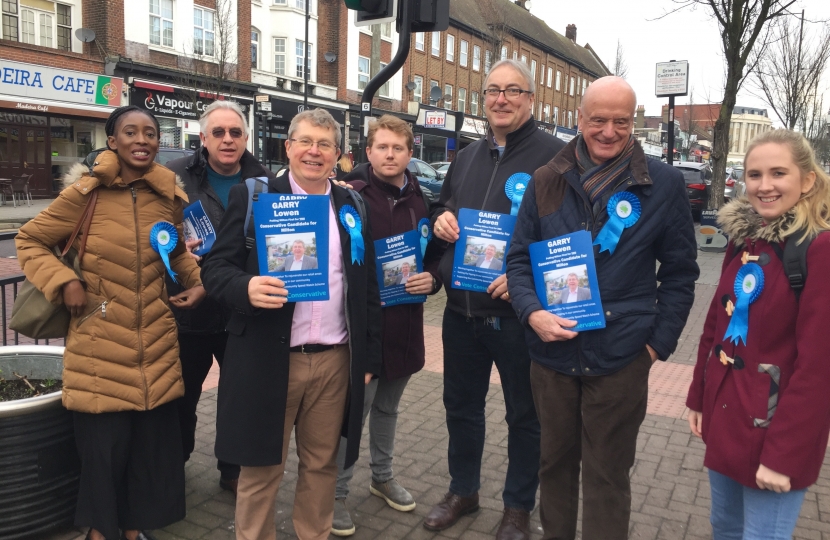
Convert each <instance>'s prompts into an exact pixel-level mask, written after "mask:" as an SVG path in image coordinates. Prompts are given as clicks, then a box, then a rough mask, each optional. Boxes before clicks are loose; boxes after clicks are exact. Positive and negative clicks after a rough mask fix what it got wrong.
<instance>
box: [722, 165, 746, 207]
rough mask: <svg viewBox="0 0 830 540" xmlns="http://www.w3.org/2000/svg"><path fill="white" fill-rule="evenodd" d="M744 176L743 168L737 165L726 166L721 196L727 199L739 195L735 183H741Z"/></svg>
mask: <svg viewBox="0 0 830 540" xmlns="http://www.w3.org/2000/svg"><path fill="white" fill-rule="evenodd" d="M743 178H744V170H743V169H739V168H738V167H727V168H726V181H725V182H724V184H725V185H724V188H723V198H724V199H726V200H727V201H729V200H732V199H733V198H737V197H740V195H741V194H742V193H738V192H737V191H736V184H737V183H739V182H740V183H742V182H743Z"/></svg>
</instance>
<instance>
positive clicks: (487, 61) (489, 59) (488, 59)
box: [484, 49, 493, 73]
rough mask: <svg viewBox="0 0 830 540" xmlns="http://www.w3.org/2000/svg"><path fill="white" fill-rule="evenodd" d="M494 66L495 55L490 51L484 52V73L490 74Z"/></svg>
mask: <svg viewBox="0 0 830 540" xmlns="http://www.w3.org/2000/svg"><path fill="white" fill-rule="evenodd" d="M492 65H493V53H492V52H491V51H490V49H487V50H486V51H484V73H488V72H489V71H490V66H492Z"/></svg>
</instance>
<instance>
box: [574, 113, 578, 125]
mask: <svg viewBox="0 0 830 540" xmlns="http://www.w3.org/2000/svg"><path fill="white" fill-rule="evenodd" d="M574 125H575V126H578V125H579V109H577V110H575V111H574Z"/></svg>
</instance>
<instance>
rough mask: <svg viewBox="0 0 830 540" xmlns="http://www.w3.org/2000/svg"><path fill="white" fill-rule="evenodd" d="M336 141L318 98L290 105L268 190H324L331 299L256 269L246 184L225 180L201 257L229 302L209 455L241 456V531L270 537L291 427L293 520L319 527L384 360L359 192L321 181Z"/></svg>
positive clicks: (301, 531) (355, 444)
mask: <svg viewBox="0 0 830 540" xmlns="http://www.w3.org/2000/svg"><path fill="white" fill-rule="evenodd" d="M340 141H341V132H340V125H339V124H338V123H337V122H336V121H335V120H334V118H332V117H331V115H330V114H329V113H328V112H326V111H325V110H323V109H314V110H309V111H304V112H302V113H300V114H298V115H297V116H295V117H294V119H293V120H292V122H291V125H290V126H289V127H288V140H287V141H286V142H285V148H286V151H287V154H288V158H289V170H288V173H287V174H283V175H282V176H280V177H278V178H275V179H274V178H272V179H270V181H269V182H268V192H269V193H288V194H291V193H293V194H298V195H322V196H326V197H327V198H328V199H329V201H330V204H328V205H327V206H328V231H329V235H328V236H329V238H328V245H325V244H324V245H317V246H316V247H317V252H318V254H319V253H320V252H321V250H327V251H328V268H327V272H328V283H329V298H330V299H329V300H326V301H306V302H288V301H287V296H288V290H287V289H286V286H285V283H284V282H283V281H282V280H281V279H279V278H277V277H273V276H268V275H265V276H261V275H259V257H258V250H259V249H267V247H266V246H257V245H256V244H255V243H254V245H253V247H251V248H250V249H249V248H248V247H247V246H246V244H247V242H246V236H247V232H248V231H246V230H245V226H244V223H245V220H246V217H247V216H248V215H249V214H248V212H249V207H248V199H249V194H248V190H247V187H246V186H244V185H236V186H234V187H232V188H231V191H230V196H229V203H228V210H227V212H226V213H225V217H224V219H223V220H222V223H221V225H220V226H219V231H218V234H217V238H216V243H215V244H214V245H213V249H212V250H211V253H210V255H209V256H208V257H207V258H206V260H205V262H204V263H203V265H202V279H203V282H204V283H205V289H207V290H208V291H209V293H210V294H211V295H214V296H215V297H216V298H217V299H218V300H219V301H220V302H222V303H223V304H225V305H226V306H228V307H230V308H232V310H233V312H232V315H231V319H230V321H229V322H228V332H229V334H230V335H229V336H228V347H227V350H226V351H225V365H224V366H223V370H222V377H221V378H220V380H219V394H218V399H217V407H216V455H217V457H219V458H220V459H223V460H226V461H230V462H233V463H239V464H240V465H241V466H242V471H241V473H240V475H239V487H238V491H237V499H236V521H235V530H236V538H237V539H239V540H276V536H277V530H276V529H277V525H276V521H275V510H274V505H275V504H276V500H277V492H278V490H279V487H280V483H281V481H282V477H283V474H284V472H285V461H286V459H287V457H288V443H289V441H290V439H291V432H292V431H294V434H295V441H296V445H297V456H298V458H299V465H298V467H297V481H296V487H295V489H294V510H293V514H292V520H293V523H294V531H295V533H296V534H297V537H298V538H300V539H302V540H324V539H326V538H328V536H329V532H330V531H331V525H332V518H333V516H334V496H333V495H334V489H335V483H336V479H337V462H336V457H337V450H338V444H339V443H340V436H341V433H342V434H343V435H345V436H346V440H345V442H344V443H343V444H344V446H345V466H346V467H349V466H351V465H352V464H353V463H354V462H355V460H356V459H357V454H358V449H359V446H360V432H361V428H362V419H363V414H362V413H363V397H364V391H365V385H366V384H368V383H369V381H370V380H371V379H372V377H373V376H377V375H379V374H380V371H381V341H380V331H381V310H380V293H379V290H378V282H377V274H376V272H375V250H374V243H373V241H372V236H371V233H370V228H369V223H368V215H367V214H366V213H365V212H364V211H363V210H361V208H363V207H364V205H363V203H362V200H361V199H360V198H359V195H357V194H356V193H353V192H350V191H349V190H347V189H345V188H342V187H339V186H336V185H334V184H332V182H330V181H329V174H330V172H331V170H332V168H333V167H334V164H335V163H336V162H337V158H338V156H339V155H340ZM347 215H350V216H351V217H352V219H351V220H349V219H348V218H347V217H346V216H347ZM340 216H343V217H342V218H341V217H340ZM358 216H360V217H359V218H358ZM356 223H360V225H357V224H356ZM352 235H355V236H354V237H353V236H352ZM358 235H359V236H358ZM357 238H360V239H362V242H363V246H364V250H362V251H363V252H361V250H360V249H358V248H356V247H355V246H358V245H359V243H358V242H357ZM353 250H354V251H353Z"/></svg>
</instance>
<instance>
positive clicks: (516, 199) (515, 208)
mask: <svg viewBox="0 0 830 540" xmlns="http://www.w3.org/2000/svg"><path fill="white" fill-rule="evenodd" d="M530 179H531V176H530V175H529V174H527V173H523V172H520V173H516V174H513V175H512V176H510V178H508V179H507V183H506V184H504V194H505V195H507V198H508V199H510V203H511V206H510V215H511V216H518V215H519V206H520V205H521V204H522V197H524V195H525V190H526V189H527V184H528V182H530Z"/></svg>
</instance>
